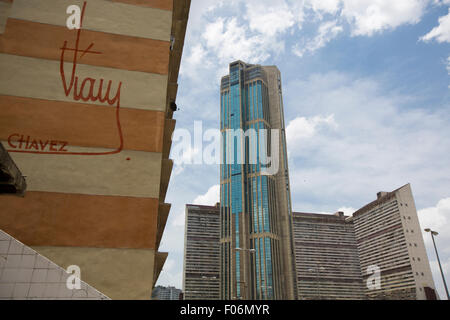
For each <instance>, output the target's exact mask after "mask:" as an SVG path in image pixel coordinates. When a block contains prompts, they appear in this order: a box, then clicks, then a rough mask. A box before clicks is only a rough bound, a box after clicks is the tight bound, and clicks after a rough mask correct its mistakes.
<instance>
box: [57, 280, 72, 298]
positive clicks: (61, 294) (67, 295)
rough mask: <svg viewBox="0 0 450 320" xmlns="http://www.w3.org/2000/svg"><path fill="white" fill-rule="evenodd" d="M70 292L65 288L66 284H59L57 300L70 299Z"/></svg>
mask: <svg viewBox="0 0 450 320" xmlns="http://www.w3.org/2000/svg"><path fill="white" fill-rule="evenodd" d="M72 293H73V292H72V290H70V289H68V288H67V284H66V283H60V284H59V289H58V297H59V298H66V299H67V298H71V297H72Z"/></svg>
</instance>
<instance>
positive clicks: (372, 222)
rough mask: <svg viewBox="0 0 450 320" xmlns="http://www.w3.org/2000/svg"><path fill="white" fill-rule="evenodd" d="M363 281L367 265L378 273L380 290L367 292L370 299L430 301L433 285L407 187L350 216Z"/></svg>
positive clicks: (382, 194)
mask: <svg viewBox="0 0 450 320" xmlns="http://www.w3.org/2000/svg"><path fill="white" fill-rule="evenodd" d="M353 221H354V226H355V234H356V241H357V244H358V252H359V259H360V264H361V272H362V275H363V280H364V281H366V280H367V278H368V277H369V276H370V275H371V272H367V268H368V267H370V266H377V267H379V268H380V271H381V286H380V289H376V290H371V289H366V293H367V296H368V298H369V299H396V300H403V299H419V300H423V299H433V298H434V295H435V286H434V281H433V277H432V274H431V269H430V264H429V262H428V257H427V253H426V250H425V245H424V242H423V238H422V232H421V227H420V224H419V219H418V217H417V211H416V206H415V204H414V198H413V195H412V192H411V187H410V185H409V184H407V185H405V186H403V187H401V188H399V189H397V190H394V191H392V192H379V193H378V194H377V199H376V200H375V201H372V202H371V203H369V204H367V205H366V206H364V207H362V208H361V209H359V210H358V211H356V212H355V213H354V214H353Z"/></svg>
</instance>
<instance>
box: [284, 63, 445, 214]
mask: <svg viewBox="0 0 450 320" xmlns="http://www.w3.org/2000/svg"><path fill="white" fill-rule="evenodd" d="M286 91H288V92H289V95H285V113H287V114H288V113H289V109H290V110H298V107H299V106H298V101H301V108H302V117H300V118H297V119H296V120H295V122H292V123H289V124H288V127H287V139H288V142H287V148H288V152H289V156H290V157H289V168H290V177H291V178H290V181H291V189H292V192H293V201H294V202H295V203H294V210H315V211H317V210H321V211H330V210H334V209H333V208H330V207H321V206H320V204H322V205H323V204H326V203H328V204H333V203H336V202H337V203H343V204H346V205H347V206H352V207H360V206H362V205H363V204H364V203H367V202H369V201H371V200H373V198H374V195H375V192H377V191H379V190H386V189H387V190H389V189H391V190H394V189H395V188H397V187H399V186H401V185H403V184H405V183H408V182H410V183H411V184H412V186H413V190H414V191H415V195H417V196H419V197H418V199H420V203H429V201H435V200H434V199H435V198H436V197H438V198H443V197H445V196H447V195H446V194H445V188H442V186H445V185H447V184H448V179H447V178H445V177H448V176H450V168H449V167H448V161H447V160H446V159H448V153H449V152H450V139H449V138H448V137H450V123H449V119H448V116H447V115H446V114H445V112H443V111H431V109H429V108H428V106H423V108H411V107H408V108H407V107H406V106H405V104H409V103H410V101H414V100H416V99H417V98H416V97H414V96H406V95H402V94H398V93H395V92H386V91H385V90H384V89H383V87H382V82H378V81H376V80H374V79H368V78H358V77H354V76H352V75H348V74H343V73H336V72H334V73H333V72H331V73H325V74H315V75H311V76H310V77H308V78H307V79H304V80H302V81H291V82H290V83H289V84H288V85H287V88H286ZM330 114H333V115H334V116H333V118H332V119H333V121H334V122H335V123H336V124H338V125H339V126H338V127H337V128H336V129H335V127H333V126H331V127H330V126H329V125H328V124H327V122H323V121H322V122H320V121H315V122H314V121H312V120H311V119H314V118H315V117H318V118H316V119H323V118H324V117H323V115H330ZM302 118H303V119H302ZM311 121H312V123H311ZM317 123H320V126H319V127H317V126H314V124H317ZM331 123H333V122H331ZM324 124H327V125H324ZM302 137H303V138H302ZM424 164H426V165H425V166H424ZM437 186H441V187H437ZM304 199H309V200H308V202H306V201H305V200H304ZM313 201H315V202H313ZM316 204H318V205H316Z"/></svg>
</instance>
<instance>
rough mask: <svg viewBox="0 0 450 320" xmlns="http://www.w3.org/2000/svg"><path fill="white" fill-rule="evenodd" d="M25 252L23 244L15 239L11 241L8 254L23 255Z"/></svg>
mask: <svg viewBox="0 0 450 320" xmlns="http://www.w3.org/2000/svg"><path fill="white" fill-rule="evenodd" d="M22 252H23V244H21V243H20V242H19V241H16V240H14V239H12V240H11V244H10V245H9V250H8V254H22Z"/></svg>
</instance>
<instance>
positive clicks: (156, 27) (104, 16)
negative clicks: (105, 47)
mask: <svg viewBox="0 0 450 320" xmlns="http://www.w3.org/2000/svg"><path fill="white" fill-rule="evenodd" d="M83 2H84V1H83V0H33V1H30V0H15V1H14V2H13V5H12V8H11V12H10V15H9V16H10V18H15V19H20V20H28V21H34V22H41V23H47V24H53V25H58V26H63V27H65V26H66V20H67V18H68V17H69V14H67V13H66V10H67V7H68V6H70V5H78V6H79V7H80V8H83ZM82 28H83V29H86V30H93V31H101V32H107V33H114V34H122V35H127V36H134V37H141V38H149V39H155V40H164V41H170V32H171V28H172V12H171V11H167V10H160V9H154V8H147V7H142V6H134V5H129V4H124V3H118V2H112V1H109V0H95V1H92V0H91V1H87V6H86V11H85V15H84V19H83V26H82Z"/></svg>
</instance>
